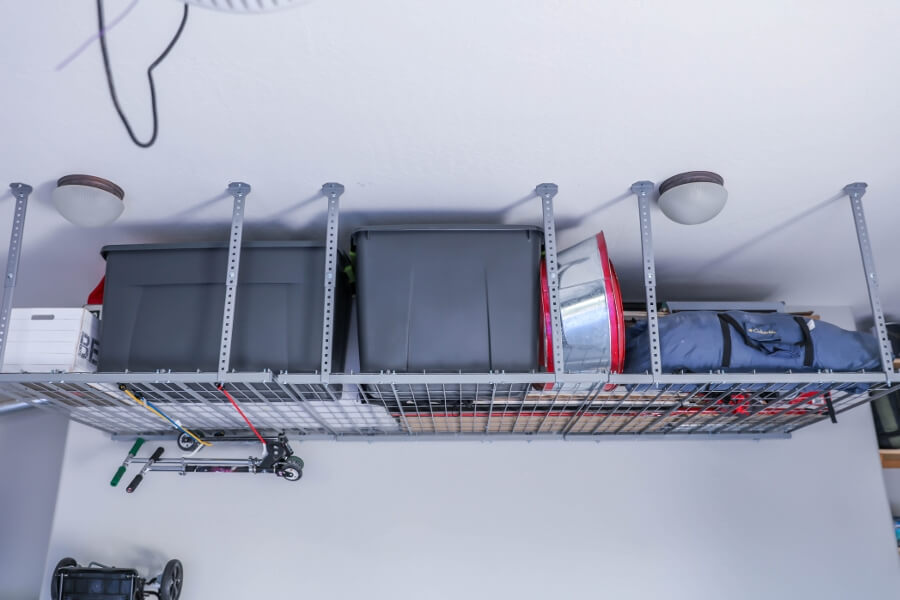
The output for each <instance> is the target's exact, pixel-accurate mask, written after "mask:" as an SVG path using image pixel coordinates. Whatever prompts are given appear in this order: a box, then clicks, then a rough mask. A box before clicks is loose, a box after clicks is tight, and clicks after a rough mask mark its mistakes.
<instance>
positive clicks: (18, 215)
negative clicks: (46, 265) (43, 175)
mask: <svg viewBox="0 0 900 600" xmlns="http://www.w3.org/2000/svg"><path fill="white" fill-rule="evenodd" d="M9 189H10V190H11V191H12V194H13V196H15V198H16V208H15V213H14V214H13V225H12V233H11V234H10V236H9V254H8V255H7V257H6V277H4V278H3V304H2V306H0V369H2V368H3V360H4V358H5V356H6V338H7V336H8V334H9V319H10V315H11V314H12V303H13V293H14V292H15V291H16V277H17V276H18V274H19V256H20V255H21V253H22V232H23V231H24V229H25V211H26V209H27V208H28V196H29V195H31V192H32V187H31V186H30V185H28V184H25V183H11V184H9Z"/></svg>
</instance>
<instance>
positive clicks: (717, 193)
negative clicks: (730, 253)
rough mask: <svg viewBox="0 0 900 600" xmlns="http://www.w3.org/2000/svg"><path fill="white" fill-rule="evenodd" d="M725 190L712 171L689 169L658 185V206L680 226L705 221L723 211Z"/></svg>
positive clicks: (719, 176) (726, 192)
mask: <svg viewBox="0 0 900 600" xmlns="http://www.w3.org/2000/svg"><path fill="white" fill-rule="evenodd" d="M726 200H728V190H726V189H725V180H724V179H723V178H722V176H721V175H719V174H717V173H713V172H711V171H688V172H687V173H679V174H678V175H674V176H672V177H669V178H668V179H666V180H665V181H663V182H662V183H661V184H659V208H660V210H662V211H663V214H664V215H666V216H667V217H669V218H670V219H672V220H673V221H675V222H676V223H681V224H683V225H697V224H699V223H705V222H707V221H709V220H710V219H712V218H713V217H715V216H716V215H717V214H719V213H720V212H722V209H723V208H725V201H726Z"/></svg>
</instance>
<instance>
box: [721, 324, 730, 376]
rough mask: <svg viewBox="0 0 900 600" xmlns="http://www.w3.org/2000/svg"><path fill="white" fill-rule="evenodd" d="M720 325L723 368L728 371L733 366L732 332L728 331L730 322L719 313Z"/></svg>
mask: <svg viewBox="0 0 900 600" xmlns="http://www.w3.org/2000/svg"><path fill="white" fill-rule="evenodd" d="M718 316H719V325H721V327H722V368H725V369H727V368H728V367H730V366H731V331H729V330H728V321H726V320H725V317H727V316H728V315H723V314H721V313H719V315H718Z"/></svg>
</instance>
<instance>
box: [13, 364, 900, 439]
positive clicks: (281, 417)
mask: <svg viewBox="0 0 900 600" xmlns="http://www.w3.org/2000/svg"><path fill="white" fill-rule="evenodd" d="M214 376H215V374H209V377H205V376H203V375H202V374H201V375H198V376H195V377H194V379H196V380H195V381H191V380H190V379H191V377H190V374H185V375H184V376H182V377H179V378H175V379H180V381H176V380H174V379H166V378H165V377H160V376H159V375H145V376H142V377H139V376H131V377H130V380H131V381H130V383H128V384H126V385H127V386H128V388H129V389H130V390H131V391H132V392H133V393H134V394H136V395H137V396H138V397H139V398H141V399H142V400H144V401H146V402H148V403H150V404H151V405H153V406H155V407H158V408H159V409H160V410H161V411H162V412H164V413H165V414H166V415H168V416H169V417H171V418H172V419H173V420H175V421H176V422H178V423H179V424H180V425H182V426H184V427H186V428H189V429H193V430H199V431H201V432H203V433H204V435H207V436H213V437H214V436H215V435H216V434H217V433H219V432H222V433H236V432H240V431H243V430H244V427H245V425H244V422H243V421H242V420H241V417H240V415H239V414H238V413H237V412H236V411H234V410H233V409H232V408H231V407H230V406H229V404H228V400H227V399H226V397H225V396H224V394H223V393H222V391H221V390H220V389H219V388H218V386H217V384H216V383H213V382H210V381H209V379H210V378H212V377H214ZM57 377H62V376H57ZM112 377H114V375H113V374H102V375H94V376H93V377H92V376H90V375H82V376H73V375H69V376H66V379H57V380H56V381H52V380H48V381H18V382H15V381H14V380H15V379H16V378H19V379H21V378H22V376H15V375H0V394H3V395H6V396H12V397H16V398H17V399H20V400H22V399H24V400H26V401H29V402H32V403H34V404H39V405H44V406H49V407H52V408H56V409H59V410H63V411H65V412H67V413H68V414H69V415H70V417H71V418H72V419H73V420H75V421H78V422H80V423H84V424H86V425H90V426H92V427H95V428H98V429H101V430H104V431H108V432H110V433H116V434H120V435H138V434H140V435H163V434H172V432H173V429H172V427H171V426H170V424H169V423H167V422H166V421H165V420H163V419H161V418H159V416H158V415H156V414H154V412H152V411H150V410H148V409H147V408H146V407H144V406H141V405H140V404H138V403H136V402H135V401H134V400H132V399H131V398H130V397H129V396H128V395H127V394H126V393H124V392H123V391H122V390H121V389H120V387H119V386H120V384H119V383H117V382H114V381H111V380H107V381H100V379H109V378H112ZM431 377H432V378H434V379H435V380H436V381H440V380H441V379H442V378H441V376H440V375H433V376H431ZM473 377H474V376H473ZM778 377H779V376H778V375H777V374H773V375H772V376H771V378H773V379H777V378H778ZM870 377H873V378H877V377H878V375H874V376H873V375H870ZM292 378H295V379H296V378H298V376H292V375H287V376H271V375H270V376H269V377H258V378H251V380H249V381H238V380H236V379H238V378H237V376H234V375H233V374H232V379H235V380H234V381H231V382H229V383H227V384H226V389H227V390H228V391H229V393H230V394H231V395H232V396H233V397H234V398H235V400H236V401H238V402H239V403H240V404H241V407H242V409H243V411H244V412H245V413H246V414H247V416H248V417H249V418H250V420H251V421H253V422H254V423H255V424H256V426H257V428H258V429H260V430H261V431H266V432H268V433H271V434H274V433H276V432H279V431H286V432H288V433H289V434H294V435H299V436H302V437H306V438H310V439H311V438H322V437H327V438H334V439H349V438H358V439H375V438H387V437H397V436H399V437H404V438H409V437H416V438H420V439H429V438H435V439H438V438H443V437H447V436H454V437H478V436H491V437H497V438H502V437H504V436H506V437H511V438H513V437H521V436H526V437H528V436H537V437H541V436H543V437H554V438H564V439H595V438H597V437H601V436H604V437H605V436H623V437H638V436H647V437H649V436H654V437H658V436H665V435H673V434H675V435H682V434H689V435H729V436H735V435H740V436H749V437H755V438H761V437H783V436H785V435H786V434H789V433H790V432H792V431H795V430H797V429H799V428H801V427H805V426H807V425H811V424H813V423H816V422H818V421H821V420H823V419H828V418H829V417H832V416H836V415H838V414H840V413H841V412H844V411H846V410H849V409H851V408H853V407H855V406H858V405H860V404H863V403H866V402H870V401H872V400H874V399H876V398H878V397H880V396H882V395H885V394H887V393H890V392H892V391H895V390H897V389H900V383H896V384H895V383H887V382H885V381H884V380H883V379H882V380H881V381H880V382H878V381H875V382H871V383H860V382H858V381H849V382H847V381H845V382H840V381H832V382H825V383H823V382H796V381H788V382H785V381H782V382H781V383H756V382H745V383H739V382H738V383H721V382H707V383H703V384H696V383H667V384H644V383H633V384H610V383H608V382H607V379H606V378H600V377H598V378H597V379H596V380H594V381H590V380H588V379H584V380H582V381H580V382H577V383H555V384H550V383H540V384H534V383H526V382H522V383H510V382H506V383H471V384H470V383H459V381H462V380H465V379H466V376H465V375H462V376H456V377H454V378H447V377H444V378H443V379H445V382H444V383H428V384H423V383H418V382H416V383H408V382H404V379H408V378H409V377H408V376H404V375H396V376H384V375H377V376H376V375H373V376H365V375H357V376H345V377H344V379H352V380H354V381H356V382H357V383H355V384H348V383H292V382H291V379H292ZM299 378H300V379H304V378H307V379H309V378H311V377H307V376H299ZM781 378H782V379H784V378H785V377H784V376H781ZM91 379H94V381H91ZM204 379H206V381H204ZM386 379H392V380H394V383H385V382H384V381H385V380H386ZM416 379H417V380H418V379H421V376H420V377H418V378H416ZM504 379H506V380H509V379H514V376H505V377H504ZM523 379H527V377H523ZM454 380H455V381H454Z"/></svg>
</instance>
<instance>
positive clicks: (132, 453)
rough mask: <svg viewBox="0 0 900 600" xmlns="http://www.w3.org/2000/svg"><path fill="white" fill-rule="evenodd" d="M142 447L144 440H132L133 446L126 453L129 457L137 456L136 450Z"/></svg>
mask: <svg viewBox="0 0 900 600" xmlns="http://www.w3.org/2000/svg"><path fill="white" fill-rule="evenodd" d="M143 445H144V438H138V439H136V440H134V446H132V447H131V450H129V451H128V455H129V456H137V453H138V450H140V449H141V446H143Z"/></svg>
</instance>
